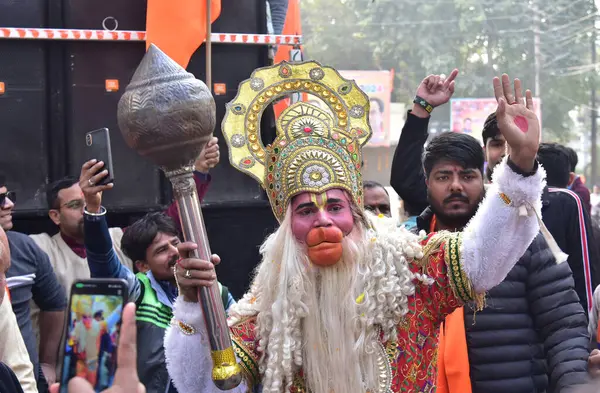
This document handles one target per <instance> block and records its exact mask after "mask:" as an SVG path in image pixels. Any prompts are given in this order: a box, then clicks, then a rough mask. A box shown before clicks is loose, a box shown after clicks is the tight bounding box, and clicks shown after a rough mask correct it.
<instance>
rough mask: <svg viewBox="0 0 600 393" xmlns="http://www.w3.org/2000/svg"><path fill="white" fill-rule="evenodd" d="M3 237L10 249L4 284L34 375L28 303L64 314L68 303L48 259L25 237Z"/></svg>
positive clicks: (34, 341) (33, 339) (13, 234)
mask: <svg viewBox="0 0 600 393" xmlns="http://www.w3.org/2000/svg"><path fill="white" fill-rule="evenodd" d="M6 236H7V238H8V245H9V248H10V268H9V269H8V271H7V272H6V283H7V285H8V289H9V290H10V300H11V303H12V308H13V311H14V313H15V315H16V317H17V322H18V324H19V329H20V330H21V335H23V341H25V346H26V347H27V351H28V352H29V358H30V359H31V363H33V366H34V370H35V373H36V374H37V372H38V370H39V369H38V364H39V358H38V353H37V339H36V337H35V334H34V332H33V326H32V324H31V317H30V315H29V312H30V307H29V301H30V300H31V299H33V301H34V302H35V303H36V304H37V305H38V307H39V308H40V310H41V311H42V312H44V311H62V310H64V309H65V308H66V306H67V299H66V295H65V291H64V289H63V287H62V286H61V285H60V284H59V282H58V280H57V279H56V275H55V274H54V270H53V269H52V265H51V264H50V259H48V255H46V253H45V252H44V251H42V250H41V249H40V248H39V247H38V246H37V245H36V244H35V242H34V241H33V240H32V239H31V238H30V237H29V236H27V235H24V234H22V233H18V232H13V231H8V232H7V233H6Z"/></svg>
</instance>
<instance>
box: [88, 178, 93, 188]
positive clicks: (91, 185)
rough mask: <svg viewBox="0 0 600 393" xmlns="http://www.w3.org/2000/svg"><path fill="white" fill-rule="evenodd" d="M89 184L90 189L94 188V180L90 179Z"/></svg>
mask: <svg viewBox="0 0 600 393" xmlns="http://www.w3.org/2000/svg"><path fill="white" fill-rule="evenodd" d="M88 184H89V185H90V187H94V181H93V180H92V179H88Z"/></svg>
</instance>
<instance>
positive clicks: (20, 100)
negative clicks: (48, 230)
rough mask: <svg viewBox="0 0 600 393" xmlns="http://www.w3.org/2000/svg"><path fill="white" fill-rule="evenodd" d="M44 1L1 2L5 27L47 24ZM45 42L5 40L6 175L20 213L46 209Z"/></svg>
mask: <svg viewBox="0 0 600 393" xmlns="http://www.w3.org/2000/svg"><path fill="white" fill-rule="evenodd" d="M45 4H46V1H43V0H26V1H10V0H9V1H6V0H0V10H2V11H1V12H0V26H14V27H43V26H44V25H45V21H46V18H45V9H46V8H45V7H46V6H45ZM45 47H46V46H45V43H44V42H41V41H22V40H21V41H9V40H0V53H2V56H0V84H1V85H2V86H0V87H1V89H0V119H2V123H1V124H0V141H1V142H0V173H3V174H4V175H5V176H6V178H7V186H8V188H9V189H11V190H14V191H15V192H16V193H17V203H16V211H18V212H26V211H36V210H39V209H45V207H46V199H45V193H44V191H45V184H46V179H47V178H48V156H47V154H46V149H47V146H48V127H47V124H48V123H47V117H48V108H47V105H46V85H47V79H46V53H45Z"/></svg>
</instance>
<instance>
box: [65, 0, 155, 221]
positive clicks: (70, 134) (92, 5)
mask: <svg viewBox="0 0 600 393" xmlns="http://www.w3.org/2000/svg"><path fill="white" fill-rule="evenodd" d="M145 15H146V2H145V1H144V0H134V1H127V2H123V1H119V0H105V1H101V2H98V1H95V0H68V1H66V2H65V7H64V24H65V27H66V28H73V29H75V28H83V29H103V28H105V27H106V28H109V29H112V28H115V27H118V29H119V30H143V29H144V25H145ZM144 53H145V45H144V43H143V42H115V41H113V42H93V41H86V42H70V43H67V44H66V46H65V56H66V61H67V65H68V67H67V70H66V92H65V97H66V108H67V111H66V112H67V113H66V124H67V146H68V157H69V165H68V170H69V172H70V173H72V174H79V172H80V170H81V165H82V164H83V163H84V162H85V159H86V153H85V139H84V135H85V133H87V132H89V131H92V130H95V129H98V128H102V127H107V128H108V129H109V130H110V138H111V147H112V153H113V167H114V178H115V188H114V190H112V191H111V192H109V193H106V196H105V200H104V201H103V203H104V204H105V206H106V207H107V208H108V209H110V210H112V211H118V210H125V211H129V210H138V211H139V210H140V209H156V208H159V207H160V206H161V205H163V204H164V203H165V195H164V193H163V191H162V188H163V187H162V180H161V174H160V171H159V170H158V168H156V167H155V166H154V165H153V164H151V163H150V162H148V161H146V160H145V159H143V158H142V157H140V156H138V154H137V153H136V152H134V151H133V150H131V149H130V148H129V147H128V146H127V145H126V144H125V141H124V139H123V137H122V135H121V131H120V129H119V127H118V124H117V105H118V102H119V99H120V98H121V95H122V93H123V91H124V90H125V88H126V86H127V84H128V83H129V81H130V80H131V77H132V76H133V73H134V72H135V70H136V68H137V66H138V64H139V63H140V61H141V60H142V57H143V56H144Z"/></svg>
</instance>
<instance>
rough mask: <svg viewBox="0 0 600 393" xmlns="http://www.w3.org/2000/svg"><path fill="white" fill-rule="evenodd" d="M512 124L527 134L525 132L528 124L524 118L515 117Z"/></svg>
mask: <svg viewBox="0 0 600 393" xmlns="http://www.w3.org/2000/svg"><path fill="white" fill-rule="evenodd" d="M514 122H515V124H516V125H517V127H519V129H520V130H521V131H523V132H527V130H528V129H529V124H528V123H527V119H526V118H524V117H523V116H517V117H515V120H514Z"/></svg>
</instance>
